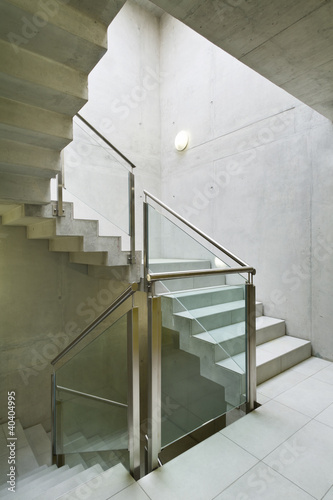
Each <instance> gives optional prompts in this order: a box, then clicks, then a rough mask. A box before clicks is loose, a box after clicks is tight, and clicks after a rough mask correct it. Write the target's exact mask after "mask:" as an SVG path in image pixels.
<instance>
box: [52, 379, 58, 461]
mask: <svg viewBox="0 0 333 500" xmlns="http://www.w3.org/2000/svg"><path fill="white" fill-rule="evenodd" d="M55 397H56V390H55V375H54V374H53V373H52V375H51V441H52V463H53V464H55V463H56V461H57V456H56V425H57V418H56V401H55Z"/></svg>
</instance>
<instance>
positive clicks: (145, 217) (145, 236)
mask: <svg viewBox="0 0 333 500" xmlns="http://www.w3.org/2000/svg"><path fill="white" fill-rule="evenodd" d="M148 209H149V205H148V203H147V202H144V203H143V277H144V284H145V291H148V285H147V275H148V258H149V257H148V252H149V232H148V231H149V219H148V217H149V215H148Z"/></svg>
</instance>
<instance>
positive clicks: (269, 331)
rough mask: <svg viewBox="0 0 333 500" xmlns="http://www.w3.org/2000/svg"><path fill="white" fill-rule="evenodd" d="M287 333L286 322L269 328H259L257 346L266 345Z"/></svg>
mask: <svg viewBox="0 0 333 500" xmlns="http://www.w3.org/2000/svg"><path fill="white" fill-rule="evenodd" d="M285 333H286V324H285V322H281V323H277V324H276V325H271V326H268V327H267V328H260V329H258V328H257V336H256V341H257V345H261V344H264V343H265V342H269V341H270V340H274V339H277V338H279V337H283V336H284V335H285Z"/></svg>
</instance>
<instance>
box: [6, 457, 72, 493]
mask: <svg viewBox="0 0 333 500" xmlns="http://www.w3.org/2000/svg"><path fill="white" fill-rule="evenodd" d="M69 470H70V469H69V467H68V465H64V466H63V467H60V468H59V469H58V468H57V467H56V468H53V467H52V468H51V467H49V468H48V471H47V473H45V474H43V475H42V476H41V477H37V476H36V477H35V478H34V479H33V480H32V481H29V482H27V483H25V482H24V481H23V482H22V483H20V482H19V481H18V482H17V484H16V492H15V499H17V500H21V499H22V500H25V498H26V497H27V498H29V496H28V494H27V491H31V492H34V491H35V488H36V487H39V488H40V487H41V486H42V485H44V484H46V485H49V484H50V485H51V486H53V485H54V484H56V483H57V482H59V481H61V478H63V475H64V473H66V472H67V471H69ZM11 495H12V493H11V492H6V493H3V495H2V497H1V498H10V497H11ZM25 495H26V497H25Z"/></svg>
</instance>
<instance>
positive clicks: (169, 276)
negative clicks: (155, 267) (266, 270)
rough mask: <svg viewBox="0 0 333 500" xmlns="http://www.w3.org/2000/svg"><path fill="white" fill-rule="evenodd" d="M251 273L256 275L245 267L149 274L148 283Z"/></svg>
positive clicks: (248, 267)
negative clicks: (213, 275)
mask: <svg viewBox="0 0 333 500" xmlns="http://www.w3.org/2000/svg"><path fill="white" fill-rule="evenodd" d="M240 273H249V274H255V269H254V268H253V267H250V266H246V267H245V266H244V267H227V268H225V269H195V270H193V271H173V272H169V273H149V274H148V275H147V281H148V282H153V281H165V280H173V279H178V278H191V277H193V278H194V277H199V276H208V275H212V274H240Z"/></svg>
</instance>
